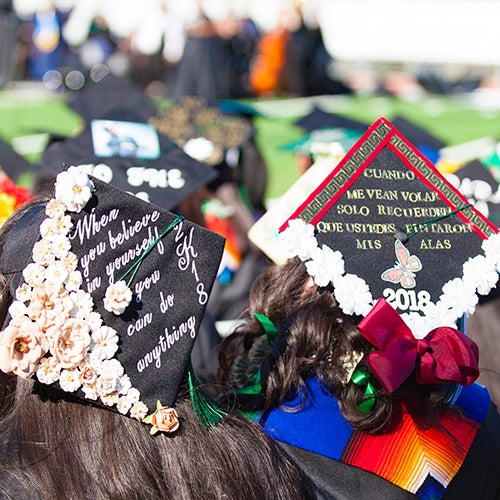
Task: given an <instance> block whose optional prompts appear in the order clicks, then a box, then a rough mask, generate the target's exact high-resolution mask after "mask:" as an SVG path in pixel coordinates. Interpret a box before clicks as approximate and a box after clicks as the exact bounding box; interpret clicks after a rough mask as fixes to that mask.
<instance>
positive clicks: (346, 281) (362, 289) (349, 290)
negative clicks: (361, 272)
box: [333, 274, 372, 316]
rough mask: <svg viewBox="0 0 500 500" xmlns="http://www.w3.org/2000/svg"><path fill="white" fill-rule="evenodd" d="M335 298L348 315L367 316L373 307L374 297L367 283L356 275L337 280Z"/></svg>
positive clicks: (335, 282) (334, 284)
mask: <svg viewBox="0 0 500 500" xmlns="http://www.w3.org/2000/svg"><path fill="white" fill-rule="evenodd" d="M333 286H334V287H335V298H336V300H337V302H338V303H339V306H340V307H341V309H342V310H343V311H344V312H345V313H346V314H355V315H359V316H366V315H367V314H368V312H369V311H370V309H371V307H372V296H371V293H370V288H369V287H368V285H367V284H366V281H365V280H364V279H362V278H360V277H359V276H356V275H355V274H346V275H344V276H339V277H338V278H336V279H335V281H334V283H333Z"/></svg>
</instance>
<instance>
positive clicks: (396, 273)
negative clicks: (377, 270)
mask: <svg viewBox="0 0 500 500" xmlns="http://www.w3.org/2000/svg"><path fill="white" fill-rule="evenodd" d="M394 250H395V252H396V257H397V261H396V263H395V266H394V267H391V268H390V269H387V270H386V271H384V272H383V273H382V275H381V278H382V279H383V280H384V281H390V282H391V283H395V284H398V283H401V286H402V287H403V288H415V285H416V284H417V283H416V281H415V273H416V272H418V271H420V270H421V269H422V262H420V259H419V258H418V257H417V256H416V255H410V251H409V250H408V249H407V248H406V247H405V246H404V245H403V243H401V241H399V240H395V245H394Z"/></svg>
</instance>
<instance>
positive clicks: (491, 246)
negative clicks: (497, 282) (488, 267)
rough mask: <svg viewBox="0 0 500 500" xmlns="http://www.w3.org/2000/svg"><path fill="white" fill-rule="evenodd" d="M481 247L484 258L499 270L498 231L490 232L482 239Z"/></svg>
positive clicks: (499, 245)
mask: <svg viewBox="0 0 500 500" xmlns="http://www.w3.org/2000/svg"><path fill="white" fill-rule="evenodd" d="M481 248H482V249H483V250H484V254H485V255H486V258H487V259H489V260H491V261H493V262H494V263H495V269H496V270H497V271H498V272H500V233H495V234H492V235H491V236H490V237H489V238H488V239H487V240H484V241H483V243H482V245H481Z"/></svg>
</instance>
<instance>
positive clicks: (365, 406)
mask: <svg viewBox="0 0 500 500" xmlns="http://www.w3.org/2000/svg"><path fill="white" fill-rule="evenodd" d="M351 382H354V383H355V384H356V385H359V386H361V387H363V386H364V387H365V393H364V394H363V400H362V401H361V403H359V405H358V409H359V411H360V412H361V413H364V414H365V415H366V414H367V413H370V411H371V410H372V408H373V405H374V404H375V388H374V387H373V385H372V383H371V382H370V375H369V374H368V373H367V372H365V371H363V370H360V369H357V370H355V371H354V373H353V374H352V377H351Z"/></svg>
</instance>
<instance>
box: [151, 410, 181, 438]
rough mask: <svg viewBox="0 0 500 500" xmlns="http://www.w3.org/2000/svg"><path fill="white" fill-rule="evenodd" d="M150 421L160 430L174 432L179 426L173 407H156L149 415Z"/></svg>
mask: <svg viewBox="0 0 500 500" xmlns="http://www.w3.org/2000/svg"><path fill="white" fill-rule="evenodd" d="M151 423H152V424H153V425H154V426H155V427H157V428H158V430H159V431H161V432H175V431H176V430H177V429H178V428H179V416H178V415H177V412H176V411H175V410H174V409H173V408H169V407H168V406H163V407H161V408H158V409H157V410H156V411H155V412H154V413H153V416H152V417H151Z"/></svg>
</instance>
